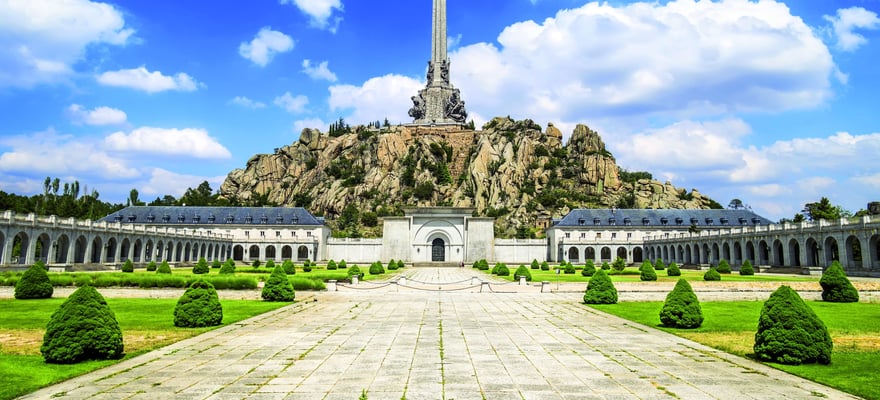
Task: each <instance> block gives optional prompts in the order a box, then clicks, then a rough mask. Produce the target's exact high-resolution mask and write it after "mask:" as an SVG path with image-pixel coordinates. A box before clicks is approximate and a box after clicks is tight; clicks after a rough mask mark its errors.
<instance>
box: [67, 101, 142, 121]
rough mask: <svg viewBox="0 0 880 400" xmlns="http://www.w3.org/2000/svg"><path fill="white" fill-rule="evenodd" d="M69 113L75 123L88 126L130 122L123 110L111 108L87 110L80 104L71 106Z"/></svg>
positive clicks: (68, 109)
mask: <svg viewBox="0 0 880 400" xmlns="http://www.w3.org/2000/svg"><path fill="white" fill-rule="evenodd" d="M67 112H68V113H69V114H70V116H71V118H72V119H73V121H74V122H75V123H78V124H86V125H121V124H124V123H125V122H126V121H127V120H128V115H126V114H125V112H124V111H122V110H117V109H115V108H110V107H97V108H95V109H92V110H87V109H85V108H83V106H81V105H79V104H71V105H70V107H67Z"/></svg>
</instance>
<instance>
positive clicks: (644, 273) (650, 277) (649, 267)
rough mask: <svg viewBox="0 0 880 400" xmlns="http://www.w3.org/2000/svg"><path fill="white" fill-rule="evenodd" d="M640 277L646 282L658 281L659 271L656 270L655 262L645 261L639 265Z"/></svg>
mask: <svg viewBox="0 0 880 400" xmlns="http://www.w3.org/2000/svg"><path fill="white" fill-rule="evenodd" d="M639 279H640V280H641V281H644V282H648V281H656V280H657V272H656V271H654V264H651V262H650V261H645V262H643V263H642V266H641V267H639Z"/></svg>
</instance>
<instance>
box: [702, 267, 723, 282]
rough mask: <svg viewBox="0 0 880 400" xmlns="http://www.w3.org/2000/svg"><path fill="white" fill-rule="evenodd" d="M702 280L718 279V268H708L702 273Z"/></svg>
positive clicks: (719, 275)
mask: <svg viewBox="0 0 880 400" xmlns="http://www.w3.org/2000/svg"><path fill="white" fill-rule="evenodd" d="M703 280H704V281H720V280H721V274H719V273H718V270H717V269H715V268H709V270H708V271H706V273H705V274H703Z"/></svg>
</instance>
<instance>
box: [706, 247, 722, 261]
mask: <svg viewBox="0 0 880 400" xmlns="http://www.w3.org/2000/svg"><path fill="white" fill-rule="evenodd" d="M709 262H710V263H712V264H718V263H719V262H721V250H720V249H719V248H718V243H712V259H711V260H709Z"/></svg>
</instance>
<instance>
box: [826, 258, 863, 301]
mask: <svg viewBox="0 0 880 400" xmlns="http://www.w3.org/2000/svg"><path fill="white" fill-rule="evenodd" d="M819 285H822V300H824V301H828V302H834V303H857V302H858V301H859V291H858V290H856V288H855V286H853V284H852V282H850V281H849V278H847V277H846V272H845V271H844V270H843V267H841V266H840V262H838V261H834V262H833V263H831V266H830V267H828V269H826V270H825V272H823V273H822V278H820V279H819Z"/></svg>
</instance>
